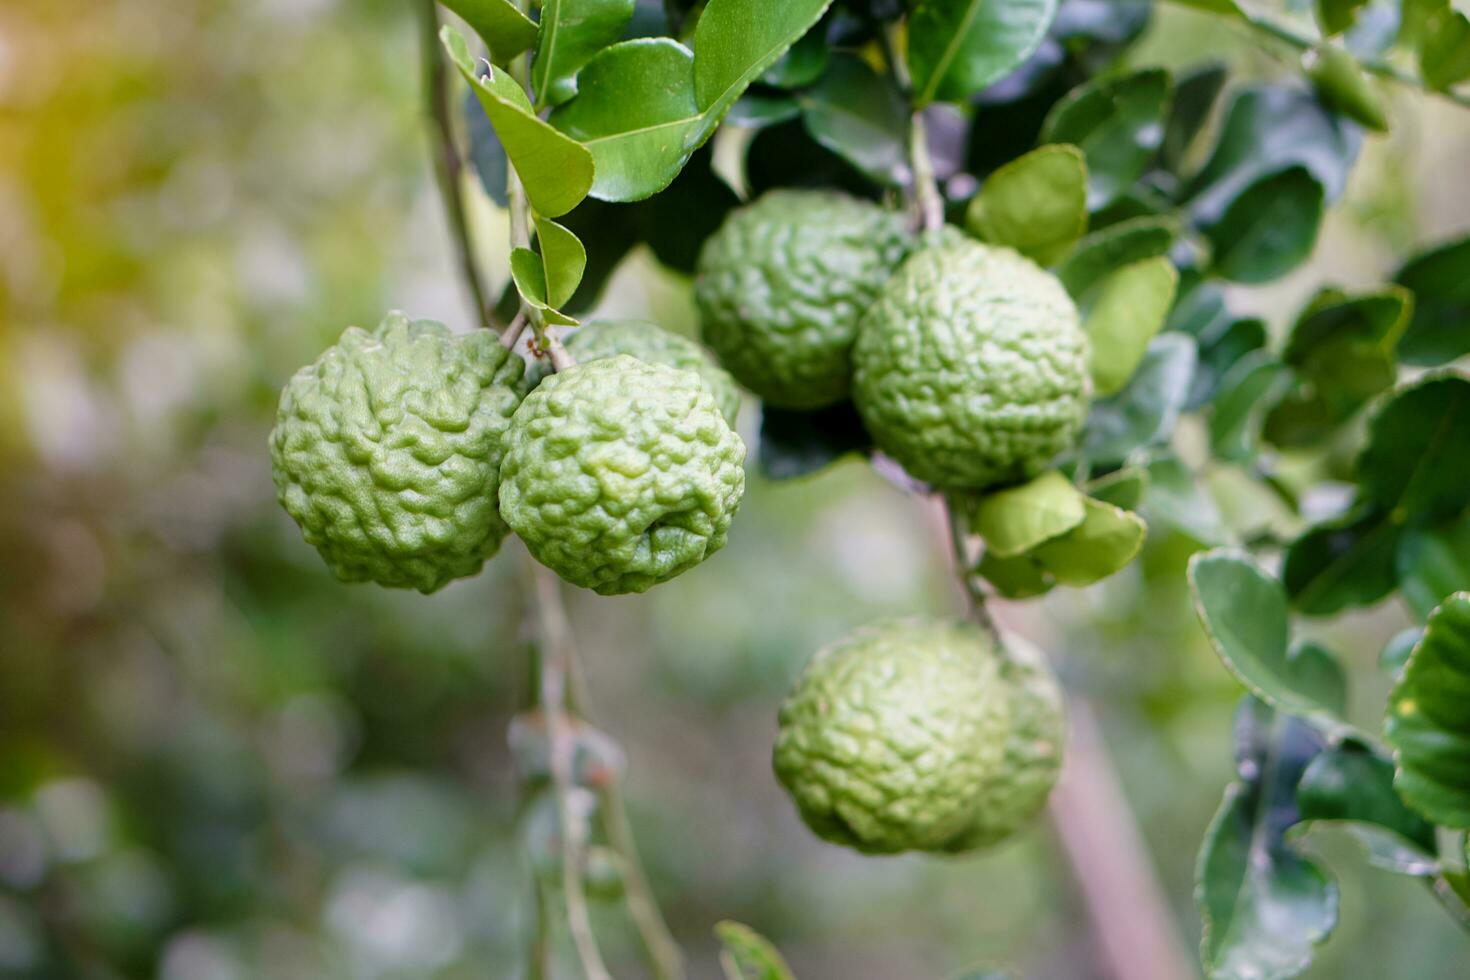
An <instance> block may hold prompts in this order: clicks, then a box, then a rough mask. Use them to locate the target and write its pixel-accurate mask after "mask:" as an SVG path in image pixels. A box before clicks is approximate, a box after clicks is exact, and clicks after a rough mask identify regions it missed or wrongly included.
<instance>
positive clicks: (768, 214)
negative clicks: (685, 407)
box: [694, 190, 912, 409]
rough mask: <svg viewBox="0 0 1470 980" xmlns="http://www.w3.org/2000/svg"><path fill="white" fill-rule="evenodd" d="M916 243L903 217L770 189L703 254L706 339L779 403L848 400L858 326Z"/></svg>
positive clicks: (815, 194)
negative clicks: (853, 349)
mask: <svg viewBox="0 0 1470 980" xmlns="http://www.w3.org/2000/svg"><path fill="white" fill-rule="evenodd" d="M911 246H912V239H911V237H910V236H909V234H908V232H907V229H906V227H905V223H904V218H903V216H902V215H900V214H898V213H896V212H892V211H885V210H884V209H882V208H880V207H878V206H877V205H875V204H870V203H868V202H866V201H859V200H857V199H855V198H850V197H847V196H845V195H843V194H837V193H832V192H828V191H796V190H777V191H771V192H769V193H767V194H765V195H763V196H762V197H761V198H760V199H759V200H757V201H755V202H754V203H753V204H750V205H748V206H746V207H743V208H740V209H738V210H737V211H734V212H732V213H731V215H730V216H729V217H728V218H726V219H725V223H724V224H723V225H722V226H721V227H720V229H719V230H718V231H717V232H715V234H714V235H712V236H710V238H709V240H708V241H706V242H705V245H704V249H703V250H702V251H701V252H700V256H699V264H698V267H697V269H696V278H695V281H694V298H695V301H696V303H697V304H698V306H699V312H700V321H701V329H702V331H703V336H704V341H705V343H707V344H709V346H710V348H711V349H712V350H714V352H715V354H716V355H718V356H719V359H720V363H721V364H723V365H724V366H725V367H726V368H728V369H729V371H730V373H731V374H733V375H734V376H735V378H736V380H737V381H739V382H740V383H741V384H743V385H744V386H745V387H747V388H749V389H750V390H751V391H753V392H755V393H756V394H757V395H759V396H760V397H761V398H762V399H764V400H765V401H767V402H769V403H770V404H772V405H775V406H777V407H780V408H796V409H811V408H820V407H822V406H823V405H830V404H833V403H835V402H839V401H842V400H843V399H845V398H846V397H847V395H848V391H849V387H850V382H851V375H852V363H851V351H852V343H853V340H854V338H855V337H856V336H857V327H858V321H859V319H860V318H861V317H862V314H863V312H864V311H865V310H867V308H868V306H869V305H870V304H871V303H872V302H873V300H874V298H875V297H876V296H877V295H878V290H879V289H880V288H881V287H882V285H883V283H884V282H885V281H886V280H887V279H888V277H889V276H890V275H891V274H892V272H893V270H894V269H895V268H896V267H897V266H898V263H899V262H901V261H902V260H903V257H904V255H906V254H907V252H908V250H909V248H910V247H911Z"/></svg>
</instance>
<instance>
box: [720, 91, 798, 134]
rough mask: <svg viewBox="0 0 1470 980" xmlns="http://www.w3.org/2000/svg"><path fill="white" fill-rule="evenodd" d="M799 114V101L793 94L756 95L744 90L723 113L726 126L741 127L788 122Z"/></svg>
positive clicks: (762, 126) (751, 127) (761, 127)
mask: <svg viewBox="0 0 1470 980" xmlns="http://www.w3.org/2000/svg"><path fill="white" fill-rule="evenodd" d="M800 115H801V103H800V102H797V101H796V97H795V96H794V95H756V94H753V93H751V92H746V93H745V94H744V95H742V96H741V97H740V98H738V99H736V100H735V104H734V105H732V106H731V107H730V111H729V112H727V113H726V114H725V125H726V126H739V127H741V128H743V129H765V128H766V127H767V126H776V125H779V124H780V123H783V122H790V121H791V120H792V119H796V118H798V117H799V116H800Z"/></svg>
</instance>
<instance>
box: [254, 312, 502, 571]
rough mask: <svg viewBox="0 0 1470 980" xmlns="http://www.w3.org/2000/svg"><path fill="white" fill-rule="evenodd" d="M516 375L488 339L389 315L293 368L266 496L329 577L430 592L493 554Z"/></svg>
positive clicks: (278, 418) (279, 418)
mask: <svg viewBox="0 0 1470 980" xmlns="http://www.w3.org/2000/svg"><path fill="white" fill-rule="evenodd" d="M524 368H525V365H524V363H523V362H522V361H521V359H520V358H519V357H518V356H515V355H513V354H511V353H510V352H508V351H506V350H505V349H504V348H503V347H502V346H501V345H500V344H499V343H498V341H497V338H496V337H495V336H494V334H491V333H489V332H487V331H478V332H475V333H470V334H459V335H456V334H452V333H450V331H449V329H448V328H447V327H445V326H444V325H443V324H441V323H435V322H433V321H431V320H409V318H408V317H407V316H405V315H403V314H402V313H390V314H389V315H388V316H387V317H386V318H385V319H384V320H383V322H382V324H381V325H379V326H378V328H377V329H376V330H373V331H372V332H368V331H366V330H362V329H360V328H358V327H349V328H348V329H347V331H346V332H345V333H343V334H342V337H341V339H339V340H338V341H337V343H336V344H335V345H333V346H332V347H329V348H327V350H326V351H325V352H324V353H323V354H322V355H321V356H320V357H319V358H317V359H316V361H315V362H314V363H312V364H309V365H307V366H306V367H304V368H302V369H301V370H299V371H297V372H296V374H295V376H294V377H292V378H291V380H290V382H289V383H287V385H286V388H285V390H284V391H282V392H281V401H280V407H279V408H278V410H277V412H276V425H275V428H274V429H272V430H271V435H270V452H271V463H272V472H273V475H274V478H275V483H276V492H277V495H278V496H279V498H280V501H281V504H282V505H283V506H284V507H285V508H286V511H287V512H288V513H290V515H291V516H292V517H293V518H294V519H295V521H296V523H297V524H299V525H300V526H301V532H302V534H303V535H304V536H305V538H306V540H307V542H308V543H309V544H311V545H313V546H314V547H315V548H316V549H317V551H319V552H320V553H321V556H322V558H323V559H325V560H326V563H327V565H328V566H329V567H330V568H331V569H332V571H333V572H335V573H336V575H337V577H338V578H340V579H342V580H343V581H346V582H362V581H369V580H371V581H374V582H377V583H379V584H380V585H386V586H391V587H395V588H414V589H418V590H419V591H420V592H433V591H434V590H436V589H438V588H440V587H442V586H443V585H444V584H445V583H446V582H448V581H450V580H451V579H456V578H462V577H464V576H466V575H473V574H475V573H476V572H478V571H479V570H480V567H481V566H482V565H483V564H484V563H485V560H486V559H487V558H489V557H490V556H491V555H493V554H495V551H496V549H497V548H499V547H500V542H501V540H502V539H503V538H504V537H505V535H506V533H507V530H508V528H507V527H506V525H505V522H504V521H502V520H501V519H500V513H499V511H498V510H497V508H496V491H497V489H498V486H499V482H500V464H501V458H502V456H503V440H504V437H505V432H506V430H507V429H508V428H509V427H510V419H511V416H512V414H513V413H514V412H515V410H516V407H517V406H518V405H519V404H520V401H521V394H522V392H521V389H520V383H521V375H522V372H523V371H524Z"/></svg>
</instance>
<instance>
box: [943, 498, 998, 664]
mask: <svg viewBox="0 0 1470 980" xmlns="http://www.w3.org/2000/svg"><path fill="white" fill-rule="evenodd" d="M944 520H945V524H947V525H948V527H949V553H950V558H951V559H952V560H953V561H954V574H955V578H957V579H959V582H960V585H961V586H962V587H963V588H964V590H965V597H966V598H967V599H969V602H970V618H972V619H973V620H975V622H976V623H978V624H980V628H981V629H983V630H984V631H985V632H986V633H988V634H989V635H990V637H991V639H993V640H995V641H996V646H997V647H1002V646H1003V645H1002V644H1001V642H1000V629H999V628H998V627H997V626H996V625H995V618H994V617H993V616H991V615H990V607H989V606H987V605H986V604H985V602H986V599H987V598H988V597H987V596H986V594H985V591H984V590H983V589H981V588H980V583H979V582H977V581H975V570H974V567H973V563H972V561H971V559H970V545H969V539H968V537H967V536H966V534H965V515H964V514H962V513H960V511H959V507H958V506H957V501H956V500H955V499H954V498H953V497H946V498H945V501H944Z"/></svg>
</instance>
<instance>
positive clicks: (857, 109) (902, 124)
mask: <svg viewBox="0 0 1470 980" xmlns="http://www.w3.org/2000/svg"><path fill="white" fill-rule="evenodd" d="M796 98H797V104H798V105H800V106H801V112H802V121H803V122H804V123H805V124H806V131H807V132H808V133H810V134H811V137H812V139H814V140H816V141H817V142H818V143H820V144H822V145H823V146H825V147H826V148H827V149H829V150H831V151H832V152H833V153H836V154H837V155H838V156H840V157H842V158H843V159H845V160H846V161H847V162H848V163H851V164H852V165H853V166H854V167H856V168H857V169H858V170H860V171H861V172H862V173H863V174H864V175H866V176H867V177H869V178H871V179H872V180H874V181H875V182H877V183H879V184H884V185H886V186H889V187H900V186H902V185H904V184H906V183H907V182H908V180H909V178H910V176H911V175H910V173H909V167H908V148H907V142H906V141H907V138H908V125H909V113H908V108H907V105H906V103H905V102H904V98H903V96H902V94H900V93H899V91H898V89H897V88H895V87H894V85H893V82H892V81H891V80H890V79H889V78H887V77H886V76H883V75H879V74H878V73H877V72H876V71H874V70H873V69H872V67H871V66H869V65H868V63H867V62H866V61H863V60H862V59H861V58H858V57H856V56H854V55H849V54H839V55H836V56H834V57H833V59H832V63H831V67H829V68H828V69H827V73H826V74H825V75H823V76H822V78H821V80H820V81H818V82H817V84H816V85H814V86H812V87H811V88H810V89H808V90H806V91H805V92H803V93H801V94H800V95H798V96H797V97H796Z"/></svg>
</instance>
